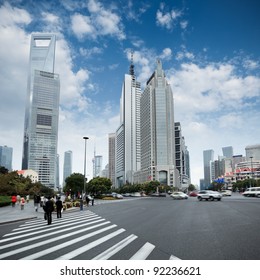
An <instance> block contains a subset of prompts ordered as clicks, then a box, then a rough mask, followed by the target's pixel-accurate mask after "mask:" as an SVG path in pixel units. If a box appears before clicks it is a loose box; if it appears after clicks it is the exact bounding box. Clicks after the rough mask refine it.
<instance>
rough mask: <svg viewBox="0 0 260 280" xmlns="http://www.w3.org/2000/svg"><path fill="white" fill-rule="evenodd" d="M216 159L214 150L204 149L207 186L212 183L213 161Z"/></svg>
mask: <svg viewBox="0 0 260 280" xmlns="http://www.w3.org/2000/svg"><path fill="white" fill-rule="evenodd" d="M213 161H214V151H213V150H205V151H203V165H204V185H205V187H206V188H208V187H209V185H210V184H211V179H212V174H211V170H212V168H211V162H213Z"/></svg>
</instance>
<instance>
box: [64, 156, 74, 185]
mask: <svg viewBox="0 0 260 280" xmlns="http://www.w3.org/2000/svg"><path fill="white" fill-rule="evenodd" d="M71 174H72V151H66V152H65V153H64V163H63V186H65V180H66V179H67V178H68V177H69V176H70V175H71Z"/></svg>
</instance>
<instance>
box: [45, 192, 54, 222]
mask: <svg viewBox="0 0 260 280" xmlns="http://www.w3.org/2000/svg"><path fill="white" fill-rule="evenodd" d="M44 210H45V213H46V216H47V223H48V225H50V224H51V222H52V212H53V210H54V206H53V201H52V200H51V197H48V200H47V201H46V203H45V207H44Z"/></svg>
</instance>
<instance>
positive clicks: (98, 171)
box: [93, 155, 103, 178]
mask: <svg viewBox="0 0 260 280" xmlns="http://www.w3.org/2000/svg"><path fill="white" fill-rule="evenodd" d="M102 162H103V157H102V156H100V155H97V156H96V155H94V158H93V178H95V177H101V176H102V168H103V167H102V164H103V163H102Z"/></svg>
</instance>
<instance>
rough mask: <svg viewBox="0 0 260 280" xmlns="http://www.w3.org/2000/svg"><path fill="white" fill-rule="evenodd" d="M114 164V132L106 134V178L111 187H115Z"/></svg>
mask: <svg viewBox="0 0 260 280" xmlns="http://www.w3.org/2000/svg"><path fill="white" fill-rule="evenodd" d="M115 164H116V134H115V133H109V135H108V178H109V179H110V180H111V182H112V187H115V166H116V165H115Z"/></svg>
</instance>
